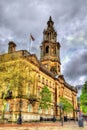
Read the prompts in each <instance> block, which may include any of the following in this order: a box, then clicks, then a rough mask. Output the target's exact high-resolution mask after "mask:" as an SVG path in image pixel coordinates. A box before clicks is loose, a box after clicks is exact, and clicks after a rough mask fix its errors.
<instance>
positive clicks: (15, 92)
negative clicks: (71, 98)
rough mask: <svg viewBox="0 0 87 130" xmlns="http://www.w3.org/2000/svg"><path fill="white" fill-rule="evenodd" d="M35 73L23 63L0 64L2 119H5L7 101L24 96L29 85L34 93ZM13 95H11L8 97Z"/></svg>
mask: <svg viewBox="0 0 87 130" xmlns="http://www.w3.org/2000/svg"><path fill="white" fill-rule="evenodd" d="M34 75H35V73H33V71H32V69H31V67H29V66H27V65H26V64H25V65H24V63H23V62H22V61H20V60H19V61H13V62H5V63H1V64H0V94H1V98H2V119H4V115H5V109H6V99H7V98H9V96H10V97H11V98H16V97H17V98H20V97H22V96H24V95H23V94H25V93H23V90H24V89H25V88H26V86H27V84H29V85H30V86H31V84H32V87H33V88H32V89H33V93H34V87H35V82H34V81H35V78H36V77H35V76H36V75H35V76H34ZM8 94H11V95H8Z"/></svg>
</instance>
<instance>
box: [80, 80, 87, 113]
mask: <svg viewBox="0 0 87 130" xmlns="http://www.w3.org/2000/svg"><path fill="white" fill-rule="evenodd" d="M80 103H81V108H82V111H83V112H84V113H87V81H86V82H85V83H84V85H83V88H82V94H81V96H80Z"/></svg>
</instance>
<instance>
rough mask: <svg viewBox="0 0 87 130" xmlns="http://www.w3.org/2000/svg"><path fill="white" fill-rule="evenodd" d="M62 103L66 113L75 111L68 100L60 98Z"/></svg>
mask: <svg viewBox="0 0 87 130" xmlns="http://www.w3.org/2000/svg"><path fill="white" fill-rule="evenodd" d="M60 103H62V106H63V110H64V111H65V112H71V111H73V105H72V104H71V103H70V102H69V101H68V100H67V99H66V98H64V97H60Z"/></svg>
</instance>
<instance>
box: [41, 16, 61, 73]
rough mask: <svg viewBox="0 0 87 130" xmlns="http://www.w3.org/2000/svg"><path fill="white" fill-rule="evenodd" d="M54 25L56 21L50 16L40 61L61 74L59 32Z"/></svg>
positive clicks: (44, 32) (44, 33)
mask: <svg viewBox="0 0 87 130" xmlns="http://www.w3.org/2000/svg"><path fill="white" fill-rule="evenodd" d="M53 25H54V22H53V21H52V18H51V16H50V18H49V20H48V22H47V28H46V29H44V31H43V41H42V44H41V46H40V49H41V55H40V61H41V63H42V64H43V65H44V66H45V67H46V68H47V69H48V70H50V71H51V72H52V73H53V74H55V75H60V73H61V72H60V70H61V69H60V67H61V63H60V43H59V42H57V32H56V31H55V29H54V26H53Z"/></svg>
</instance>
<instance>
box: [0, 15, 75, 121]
mask: <svg viewBox="0 0 87 130" xmlns="http://www.w3.org/2000/svg"><path fill="white" fill-rule="evenodd" d="M53 24H54V22H53V21H52V18H51V17H50V18H49V21H48V22H47V29H46V30H44V32H43V41H42V44H41V58H40V61H39V60H38V59H37V57H36V55H35V54H30V53H29V52H28V51H26V50H20V51H16V44H15V43H14V42H12V41H11V42H9V47H8V53H6V54H3V55H0V115H1V116H2V115H4V118H6V119H8V120H9V121H11V120H12V121H17V119H18V116H19V113H20V111H21V115H22V120H23V121H30V120H39V119H40V116H43V117H46V118H52V117H53V116H54V115H55V116H56V117H57V118H59V116H60V110H59V108H58V106H57V104H58V103H59V102H60V101H59V98H60V96H61V97H65V98H67V99H68V101H69V102H70V103H71V104H73V106H74V109H76V108H77V90H76V89H75V88H74V87H73V86H71V85H69V84H68V83H66V81H65V79H64V76H63V75H62V74H61V63H60V56H59V54H60V43H59V42H57V40H56V39H57V33H56V32H55V30H54V27H53ZM44 86H48V88H49V90H50V92H51V100H52V102H51V107H50V108H49V109H47V110H44V109H40V108H39V101H40V92H41V90H42V88H43V87H44ZM68 115H70V116H71V117H73V118H75V117H76V113H75V112H74V111H73V113H68Z"/></svg>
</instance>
